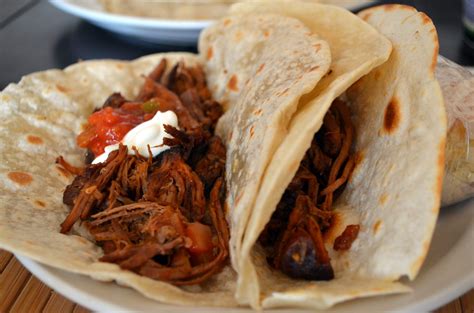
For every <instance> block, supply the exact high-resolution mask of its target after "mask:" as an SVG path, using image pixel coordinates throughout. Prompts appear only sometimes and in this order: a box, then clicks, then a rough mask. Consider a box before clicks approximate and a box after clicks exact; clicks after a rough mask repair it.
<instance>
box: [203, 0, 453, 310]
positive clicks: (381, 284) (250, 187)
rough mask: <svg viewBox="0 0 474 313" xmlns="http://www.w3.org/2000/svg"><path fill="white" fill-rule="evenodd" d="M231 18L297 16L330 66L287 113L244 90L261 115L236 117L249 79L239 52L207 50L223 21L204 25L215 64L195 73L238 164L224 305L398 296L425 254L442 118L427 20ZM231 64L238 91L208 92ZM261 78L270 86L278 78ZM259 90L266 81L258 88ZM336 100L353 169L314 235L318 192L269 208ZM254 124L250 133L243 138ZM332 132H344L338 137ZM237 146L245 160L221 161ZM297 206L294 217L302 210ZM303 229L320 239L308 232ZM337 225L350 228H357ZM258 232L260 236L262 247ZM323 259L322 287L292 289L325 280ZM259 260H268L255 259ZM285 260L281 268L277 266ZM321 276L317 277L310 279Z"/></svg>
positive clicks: (317, 13)
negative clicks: (230, 298)
mask: <svg viewBox="0 0 474 313" xmlns="http://www.w3.org/2000/svg"><path fill="white" fill-rule="evenodd" d="M232 12H233V13H234V14H237V16H238V15H239V14H240V15H241V16H246V15H249V14H251V13H253V14H255V13H273V14H280V15H283V16H291V17H294V18H297V19H299V20H301V21H302V22H303V23H304V24H305V25H306V26H307V27H308V28H309V29H311V30H312V31H313V32H314V33H317V34H319V35H320V36H321V37H322V39H324V40H326V41H327V42H328V43H329V47H330V48H331V57H332V60H331V69H330V71H329V72H328V73H327V75H326V76H325V77H324V78H323V79H322V80H321V81H320V82H319V83H318V85H317V86H316V87H315V88H314V89H312V90H310V91H309V92H308V93H306V94H304V95H302V97H300V98H297V99H293V101H294V102H293V103H292V105H293V110H291V109H290V110H288V111H286V112H285V111H283V110H282V109H281V107H279V108H278V109H273V108H272V107H271V106H270V105H271V104H269V105H267V104H266V103H265V102H264V101H265V99H261V100H260V99H259V98H258V93H256V94H257V96H256V95H255V94H252V95H251V97H250V99H252V100H253V101H255V102H256V103H259V101H261V102H263V103H264V104H262V105H261V106H262V107H263V109H264V110H265V109H268V111H269V112H270V113H269V115H267V116H265V115H263V117H260V116H256V115H255V114H253V111H252V110H249V109H248V107H249V103H248V100H247V99H248V98H247V93H246V92H247V89H244V86H246V85H247V84H249V85H250V86H252V83H254V84H255V83H256V82H259V81H260V79H261V78H260V77H259V76H258V73H257V74H255V70H254V72H252V67H251V66H248V67H247V68H245V67H242V64H244V65H247V64H252V66H256V65H255V63H250V62H247V58H248V56H252V53H249V52H247V51H242V50H241V49H236V50H237V51H239V53H240V54H237V53H236V54H230V53H229V52H228V51H229V49H231V48H229V47H224V46H219V45H216V44H215V43H219V42H220V40H222V42H225V41H226V40H231V38H237V37H236V35H235V33H237V32H238V30H237V29H234V30H233V29H232V20H231V21H230V22H225V21H223V22H221V24H219V25H218V26H215V27H211V28H209V29H207V30H206V31H205V32H204V34H203V36H202V38H201V41H200V48H201V51H206V49H210V48H212V49H213V51H214V56H215V57H214V58H213V59H211V60H209V61H208V62H207V64H206V66H207V67H206V68H207V71H208V73H209V74H208V75H209V76H208V77H209V83H210V86H211V88H213V86H217V90H218V91H217V99H219V100H221V101H223V102H226V101H228V102H229V103H230V104H229V105H228V108H229V109H228V111H227V112H226V114H225V115H224V116H223V118H222V119H221V120H220V122H219V123H220V124H218V126H217V131H218V133H221V134H222V137H223V138H225V140H227V145H228V154H229V155H230V156H231V159H233V160H234V162H239V163H243V164H244V165H239V166H238V167H237V170H236V169H235V168H233V167H232V166H231V165H230V164H228V165H227V172H228V176H227V177H228V182H229V183H231V182H232V181H236V183H235V184H234V188H233V189H232V191H230V195H229V197H228V201H229V204H230V205H231V206H232V207H233V214H234V215H233V216H232V217H233V218H234V219H233V220H232V219H231V223H235V224H237V223H242V224H245V223H246V225H244V226H241V227H236V228H235V229H236V230H239V231H240V232H241V234H236V235H235V236H234V237H233V240H236V242H235V243H234V244H233V245H231V249H232V248H233V249H235V250H236V252H234V257H235V258H236V259H234V266H235V267H236V268H237V271H238V272H239V276H238V283H237V291H236V298H237V300H238V301H239V302H240V303H246V304H250V305H251V306H253V307H259V306H260V305H263V307H278V306H289V305H292V306H293V305H294V306H304V307H314V308H324V307H328V306H330V305H333V304H334V303H337V302H340V301H343V300H346V299H350V298H354V297H359V296H364V295H365V296H367V295H374V294H384V293H392V292H403V291H407V290H408V289H407V287H405V286H403V285H402V284H400V283H398V282H397V280H398V279H399V278H400V277H401V276H404V275H406V276H408V277H409V278H411V279H413V278H414V277H415V276H416V274H417V272H418V270H419V268H420V266H421V264H422V262H423V259H424V257H425V256H426V253H427V250H428V247H429V242H430V239H431V236H432V232H433V229H434V225H435V222H436V217H437V212H438V209H439V203H440V195H441V183H442V178H443V168H444V145H445V140H446V137H445V136H446V133H445V131H446V117H445V111H444V106H443V99H442V96H441V91H440V88H439V85H438V83H437V81H436V79H435V77H434V71H435V67H436V60H437V52H438V42H437V37H436V30H435V28H434V26H433V24H432V23H431V21H430V19H429V18H428V17H427V16H426V15H424V14H423V13H420V12H417V11H416V10H415V9H413V8H410V7H406V6H398V5H393V6H381V7H376V8H372V9H368V10H366V11H364V12H361V13H360V15H359V16H360V17H361V18H362V19H363V20H365V21H366V22H367V23H368V24H367V23H365V22H364V21H362V20H361V19H360V18H357V17H355V16H352V15H351V14H349V13H348V12H346V11H343V10H340V9H337V8H334V7H325V6H319V5H313V4H308V3H301V4H298V5H297V6H296V5H294V4H287V3H280V4H279V5H277V6H273V5H270V4H261V3H252V4H239V5H236V6H234V7H233V8H232ZM240 18H244V17H240ZM235 19H237V17H235ZM342 21H344V22H342ZM225 23H227V25H228V26H227V28H226V24H225ZM369 24H370V25H369ZM216 38H217V39H216ZM385 38H387V39H388V40H389V41H387V40H386V39H385ZM236 41H237V42H236V43H235V44H234V45H235V46H237V47H238V44H239V43H238V40H236ZM390 43H391V44H390ZM349 47H350V48H349ZM264 65H266V64H264ZM260 66H262V65H260ZM222 68H225V69H226V70H227V72H226V71H224V72H223V71H222ZM237 68H238V71H239V72H240V73H243V75H242V76H243V77H239V79H238V81H239V82H242V85H241V86H242V87H241V88H240V89H239V90H242V93H239V92H234V93H233V92H232V90H228V89H226V88H222V87H221V86H222V84H224V82H225V81H228V79H230V78H232V76H231V75H234V72H236V71H237ZM246 69H248V71H249V73H246ZM271 70H272V68H269V69H268V72H270V71H271ZM268 72H267V73H268ZM226 75H227V76H226ZM364 75H365V76H364ZM273 76H276V77H277V79H278V74H277V73H273ZM248 79H249V82H248V83H247V80H248ZM262 80H263V79H262ZM256 85H257V86H258V83H257V84H256ZM268 85H270V86H274V84H271V81H270V83H268ZM219 87H221V88H219ZM250 88H252V87H250ZM276 95H278V94H276ZM336 97H339V100H338V101H344V102H346V103H347V105H348V107H349V109H350V111H351V115H352V121H353V123H354V128H355V130H354V134H355V135H354V145H353V147H352V148H353V151H354V153H355V157H354V159H353V160H354V163H355V166H354V169H353V172H352V174H351V175H350V179H349V180H348V182H347V184H346V186H345V189H343V188H344V186H339V187H340V188H341V190H342V189H343V191H342V194H340V195H339V197H338V199H337V201H336V203H335V204H334V210H333V212H334V214H335V215H334V216H333V217H332V219H333V224H332V225H331V226H330V227H327V225H324V223H325V221H324V219H322V220H323V221H321V214H320V213H318V211H317V209H321V206H324V204H325V203H326V199H327V198H328V194H324V190H323V193H321V190H320V193H319V196H318V197H317V199H315V200H314V201H313V207H316V208H315V209H314V208H313V209H311V208H308V207H307V208H306V209H301V205H300V204H299V203H298V199H297V200H296V203H294V205H293V208H292V209H293V210H292V211H291V213H288V212H287V213H286V215H285V214H284V213H282V212H281V211H280V210H285V207H286V210H287V209H288V206H287V205H282V201H286V199H288V198H287V197H286V194H287V193H288V192H291V189H292V188H293V187H292V185H294V183H295V180H294V179H297V178H298V175H299V174H296V176H295V173H300V171H301V170H302V167H304V162H305V161H304V160H303V158H304V159H305V160H306V159H307V157H308V154H307V153H311V150H313V147H314V145H313V144H312V142H313V143H314V140H317V137H318V136H321V134H318V133H317V131H318V130H319V129H320V127H321V125H322V124H323V128H322V131H323V132H324V131H326V132H327V129H328V127H327V126H325V125H324V124H325V123H324V122H325V121H324V122H323V120H324V119H323V117H324V116H325V114H327V112H328V109H329V107H330V106H331V104H332V103H333V101H334V100H335V99H336ZM275 98H277V97H275ZM272 99H274V98H272ZM295 100H296V101H295ZM336 102H337V101H336ZM244 103H245V104H244ZM280 114H281V115H280ZM272 118H273V120H272ZM265 120H266V121H265ZM264 121H265V122H264ZM345 124H348V123H345ZM342 127H343V128H344V126H342ZM239 129H246V130H247V131H246V132H242V131H239ZM253 129H254V132H255V134H256V136H255V137H254V138H253V139H252V136H251V132H252V130H253ZM325 129H326V130H325ZM249 133H250V134H249ZM315 134H316V135H315ZM323 135H324V134H323ZM344 136H348V134H347V133H344V132H343V137H344ZM242 146H246V147H247V148H241V147H242ZM236 147H239V148H236ZM310 147H311V148H310ZM308 148H310V150H309V151H308ZM322 148H323V149H324V147H322ZM238 149H245V150H247V151H248V154H247V155H246V156H245V157H237V158H236V157H235V156H234V155H233V154H236V155H237V156H238V153H239V152H238V151H236V150H238ZM266 149H268V150H266ZM262 151H264V153H263V156H262V155H261V154H262ZM265 151H267V152H265ZM307 151H308V152H307ZM305 154H306V156H305ZM249 155H250V156H252V157H248V156H249ZM302 160H303V163H302V165H300V162H302ZM259 162H260V163H259ZM333 162H334V164H336V163H337V162H336V161H333ZM347 162H349V161H347ZM346 167H347V166H346ZM307 168H311V166H309V167H307ZM242 169H243V170H242ZM239 170H240V171H239ZM344 170H345V168H344V166H342V167H338V168H337V169H336V171H339V173H340V174H341V172H343V171H344ZM342 175H343V176H344V173H342ZM313 176H318V173H315V174H314V175H313ZM331 176H332V175H331ZM293 177H295V178H293ZM317 178H318V181H319V182H321V180H320V177H317ZM335 178H337V177H332V179H333V182H334V179H335ZM292 179H293V180H292ZM323 180H324V179H323ZM290 182H291V184H290ZM330 183H331V181H330ZM324 187H329V186H327V185H326V186H323V188H324ZM254 190H258V192H254ZM282 196H283V198H282ZM302 210H303V211H306V212H303V214H302V213H301V211H302ZM279 211H280V212H279ZM295 212H299V213H295ZM278 215H280V216H283V218H281V217H280V218H278V217H276V216H278ZM246 216H248V218H247V217H246ZM242 217H244V218H243V221H242V220H241V218H242ZM294 218H296V221H295V220H294ZM275 220H276V223H275ZM311 220H313V221H311ZM314 221H319V222H318V224H319V225H318V226H319V228H320V229H323V228H326V231H323V232H321V231H314V229H315V228H317V227H316V226H315V225H314V224H316V223H315V222H314ZM269 223H270V224H278V223H280V224H281V223H284V224H286V225H285V226H284V227H283V229H285V227H286V231H284V232H283V233H282V232H281V231H280V232H278V231H277V232H270V233H271V234H270V236H268V234H265V232H266V231H267V230H268V229H266V226H267V227H268V225H269ZM350 226H354V227H356V228H357V227H358V232H357V231H353V229H352V230H351V228H352V227H350ZM273 229H275V228H273ZM346 231H348V232H349V233H350V232H352V233H353V235H351V236H350V237H352V238H351V239H349V240H348V241H350V242H351V243H352V246H351V247H350V248H349V249H348V250H344V249H342V251H336V250H339V249H335V248H336V247H335V246H334V245H335V241H337V240H336V238H338V237H340V236H341V235H344V233H346ZM262 232H263V233H264V237H266V238H264V240H263V242H262V240H261V239H262V238H261V236H262ZM288 233H289V234H290V235H289V236H288ZM315 234H317V235H315ZM291 236H293V239H290V240H289V241H288V237H290V238H291ZM259 237H260V239H259ZM268 237H269V238H268ZM317 237H323V239H324V243H325V246H326V249H327V252H326V253H324V252H321V251H322V250H323V249H321V239H317ZM343 237H345V235H344V236H343ZM308 238H310V240H309V239H308ZM354 238H356V239H354ZM342 239H343V240H345V239H344V238H342ZM265 242H274V243H275V245H281V244H283V245H286V247H283V248H277V249H278V250H279V251H284V252H285V253H286V255H284V256H283V257H282V256H281V253H279V252H277V253H275V252H274V251H273V255H272V252H271V251H270V252H269V251H268V249H267V248H266V247H265ZM349 246H350V245H349ZM318 253H319V256H318ZM275 254H276V256H275ZM322 254H325V255H323V256H321V255H322ZM315 256H316V261H314V258H315ZM328 256H329V258H330V259H331V260H330V263H331V264H332V268H333V271H334V276H335V278H334V279H333V280H331V281H329V282H324V283H316V282H305V281H303V280H301V278H302V276H304V273H303V275H301V271H298V270H296V271H295V270H294V269H295V268H298V266H300V267H310V268H312V269H313V272H314V270H317V269H318V266H319V269H320V270H321V271H323V272H328V271H327V270H325V269H324V267H322V266H321V263H323V264H327V259H328ZM269 257H270V258H273V260H275V259H277V261H276V262H275V261H270V262H268V258H269ZM285 257H286V259H287V261H285V262H286V263H285V262H283V263H281V262H280V260H281V259H282V258H283V259H285ZM308 259H309V260H308ZM288 260H290V261H289V262H288ZM279 262H280V265H279V264H278V263H279ZM318 263H319V264H318ZM285 268H286V270H285ZM280 270H282V271H283V272H285V273H286V275H285V274H282V272H281V271H280ZM303 272H304V271H303ZM326 274H327V273H326ZM289 276H292V277H296V278H300V279H299V280H297V279H291V278H289ZM306 278H312V277H306ZM328 278H331V274H330V273H329V274H327V275H326V276H324V275H323V276H322V277H320V278H319V279H324V280H326V279H328ZM313 279H314V278H313Z"/></svg>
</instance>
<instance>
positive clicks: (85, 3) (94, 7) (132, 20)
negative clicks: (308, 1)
mask: <svg viewBox="0 0 474 313" xmlns="http://www.w3.org/2000/svg"><path fill="white" fill-rule="evenodd" d="M180 2H181V1H179V0H175V1H154V2H148V3H147V2H144V1H142V2H141V4H143V5H150V9H149V10H148V11H147V10H146V9H144V8H142V9H141V12H143V13H142V14H145V12H147V16H138V15H139V14H140V10H132V9H135V8H133V7H132V6H131V5H130V4H131V3H132V2H131V1H129V2H128V3H127V2H124V3H125V6H129V7H128V8H125V7H124V8H122V9H120V8H119V9H117V10H113V11H114V12H120V10H122V12H127V9H129V10H130V11H129V12H130V14H131V15H124V14H117V13H111V12H109V11H108V10H106V9H105V8H104V3H107V0H102V1H101V0H50V3H51V4H52V5H54V6H55V7H57V8H58V9H60V10H62V11H64V12H66V13H69V14H72V15H74V16H77V17H80V18H82V19H84V20H86V21H88V22H90V23H92V24H94V25H96V26H98V27H101V28H104V29H106V30H109V31H111V32H114V33H117V34H120V35H124V36H127V37H129V38H133V39H138V40H141V41H144V42H146V43H148V44H149V43H152V44H162V45H163V44H164V45H170V46H190V45H196V43H197V40H198V38H199V33H200V32H201V30H202V29H203V28H205V27H207V26H208V25H209V24H210V23H212V21H213V18H215V17H216V16H218V15H219V14H224V13H223V12H224V11H225V10H224V9H223V8H225V7H226V6H227V5H228V3H229V2H232V1H229V0H221V1H219V0H217V1H215V2H212V1H211V2H209V1H208V2H206V1H202V2H198V3H194V4H189V2H187V4H185V5H184V4H182V3H180ZM315 2H323V3H331V4H336V5H341V6H344V7H346V8H348V9H351V10H356V9H358V8H360V7H363V6H366V5H368V4H370V3H372V2H373V1H370V0H324V1H315ZM111 3H113V2H111ZM114 3H120V2H117V1H116V2H114ZM160 6H162V8H163V9H165V10H170V11H169V15H168V16H169V17H170V18H169V19H165V18H163V16H166V14H163V12H162V11H163V10H161V12H160ZM173 6H174V7H175V8H174V9H173V8H172V7H173ZM193 9H195V10H197V11H199V12H198V13H196V14H197V15H193V13H192V12H190V11H192V10H193ZM178 10H179V13H177V12H178ZM152 12H160V14H159V18H152V17H150V16H151V15H152ZM221 12H222V13H221ZM206 14H208V16H210V18H209V19H206ZM180 16H184V17H186V18H188V19H179V17H180ZM192 16H197V18H200V19H189V18H190V17H192Z"/></svg>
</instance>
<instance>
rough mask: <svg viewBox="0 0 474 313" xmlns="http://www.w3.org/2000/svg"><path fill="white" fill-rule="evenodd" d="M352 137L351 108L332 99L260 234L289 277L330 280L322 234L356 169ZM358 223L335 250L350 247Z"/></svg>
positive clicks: (276, 264)
mask: <svg viewBox="0 0 474 313" xmlns="http://www.w3.org/2000/svg"><path fill="white" fill-rule="evenodd" d="M353 137H354V128H353V125H352V122H351V118H350V112H349V109H348V107H347V106H346V105H345V103H344V102H342V101H340V100H335V101H334V103H333V104H332V106H331V108H330V110H329V112H328V113H327V114H326V116H325V117H324V121H323V125H322V127H321V129H320V131H318V133H316V134H315V135H314V138H313V141H312V143H311V147H310V148H309V149H308V151H307V152H306V154H305V157H304V159H303V161H302V162H301V164H300V167H299V169H298V171H297V173H296V175H295V176H294V177H293V179H292V181H291V183H290V184H289V185H288V187H287V189H286V190H285V192H284V194H283V197H282V198H281V200H280V202H279V203H278V206H277V209H276V211H275V212H274V213H273V215H272V217H271V219H270V222H269V223H268V224H267V225H266V227H265V229H264V231H263V232H262V234H261V235H260V238H259V242H260V243H261V244H262V245H263V246H264V247H265V248H266V250H267V251H268V255H269V257H268V260H269V262H270V264H271V265H273V266H274V267H275V268H276V269H280V270H281V271H283V272H284V273H285V274H287V275H288V276H290V277H293V278H298V279H309V280H330V279H332V278H334V272H333V269H332V267H331V263H330V258H329V255H328V252H327V251H326V248H325V246H324V241H323V234H324V233H325V232H326V231H327V230H328V229H329V228H330V227H331V224H332V220H333V215H334V213H333V211H332V204H333V202H334V201H335V200H336V198H337V197H338V196H339V195H340V194H341V192H342V190H343V189H344V186H345V183H346V182H347V179H348V178H349V176H350V174H351V172H352V170H353V168H354V158H353V156H352V155H351V153H350V148H351V145H352V141H353ZM358 227H359V226H358V225H350V226H348V228H346V230H345V231H344V233H343V234H342V235H341V236H340V237H338V238H337V239H336V242H335V243H334V249H335V250H347V249H349V248H350V246H351V245H352V242H353V241H354V240H355V239H356V238H357V234H358ZM275 243H276V245H275Z"/></svg>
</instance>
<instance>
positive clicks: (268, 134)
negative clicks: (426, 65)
mask: <svg viewBox="0 0 474 313" xmlns="http://www.w3.org/2000/svg"><path fill="white" fill-rule="evenodd" d="M277 25H278V26H283V27H276V26H277ZM294 30H302V31H303V32H304V33H307V34H308V35H307V36H308V37H307V36H294V35H292V34H293V33H294ZM297 33H299V32H297ZM279 37H283V38H286V39H285V40H284V41H279V40H278V38H279ZM283 42H284V44H285V45H287V46H288V47H293V48H292V49H281V48H282V43H283ZM301 46H304V47H305V49H306V50H302V49H300V48H299V47H301ZM199 50H200V51H201V54H202V55H203V56H204V58H205V59H206V73H207V79H208V82H209V87H210V89H211V91H212V92H213V95H214V97H215V99H218V100H219V101H220V102H221V103H222V104H223V105H224V108H227V109H228V112H227V113H226V114H224V115H223V116H222V117H221V119H220V120H219V122H218V125H217V128H216V133H217V134H218V135H219V136H221V138H223V139H224V141H226V145H227V160H229V162H227V164H226V179H227V189H228V196H227V201H226V204H227V206H228V207H229V208H231V209H230V210H229V211H228V212H229V217H228V220H229V222H230V224H231V227H230V228H231V242H230V249H231V251H232V253H231V255H232V256H233V258H232V261H233V266H234V268H235V267H237V264H236V259H235V256H236V254H237V253H239V250H240V243H241V239H242V237H243V235H244V229H245V225H246V221H247V218H248V216H249V214H250V210H249V208H250V207H251V206H252V203H253V201H254V199H255V197H256V195H257V191H258V187H259V178H260V177H261V176H262V175H263V172H264V170H265V166H266V164H267V163H268V159H269V158H270V157H271V155H272V154H273V152H274V151H275V149H276V148H277V147H278V145H279V144H280V143H281V141H282V140H283V137H284V136H285V135H286V131H285V128H286V125H287V124H288V122H289V120H290V118H291V116H292V115H293V114H294V112H295V111H296V109H297V105H298V100H299V98H300V97H301V96H302V95H304V94H305V93H308V92H310V91H311V90H312V89H313V88H314V87H315V85H316V84H317V83H318V82H319V81H320V79H321V78H322V77H323V75H324V74H326V72H327V71H328V70H329V65H330V60H331V59H330V52H329V47H328V44H327V43H326V42H325V41H323V40H321V39H320V38H319V37H318V36H316V35H313V34H311V33H310V32H309V30H308V29H306V28H305V27H304V25H303V24H302V23H301V22H299V21H297V20H295V19H290V18H285V17H283V16H276V15H259V16H255V15H250V16H248V17H244V16H238V17H228V18H226V19H224V20H221V21H219V22H218V23H216V24H215V25H213V26H211V27H210V28H208V29H206V30H204V31H203V33H202V34H201V39H200V44H199ZM262 121H263V122H262ZM256 148H257V149H256Z"/></svg>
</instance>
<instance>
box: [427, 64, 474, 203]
mask: <svg viewBox="0 0 474 313" xmlns="http://www.w3.org/2000/svg"><path fill="white" fill-rule="evenodd" d="M436 78H437V79H438V81H439V83H440V85H441V89H442V91H443V96H444V101H445V104H446V112H447V114H448V139H447V142H446V173H445V174H444V181H443V195H442V197H441V201H442V204H443V205H449V204H453V203H456V202H459V201H462V200H464V199H467V198H469V197H472V196H474V75H473V74H472V73H471V72H469V71H468V70H466V69H465V68H463V67H462V66H459V65H457V64H455V63H453V62H451V61H449V60H447V59H445V58H443V57H439V59H438V66H437V69H436Z"/></svg>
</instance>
